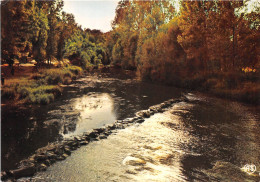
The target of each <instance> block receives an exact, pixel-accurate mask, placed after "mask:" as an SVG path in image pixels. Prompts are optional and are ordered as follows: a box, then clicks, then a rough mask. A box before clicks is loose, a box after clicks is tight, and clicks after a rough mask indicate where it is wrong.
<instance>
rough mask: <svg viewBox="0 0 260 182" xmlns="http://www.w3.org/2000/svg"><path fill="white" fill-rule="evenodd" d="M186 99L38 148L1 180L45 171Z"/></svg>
mask: <svg viewBox="0 0 260 182" xmlns="http://www.w3.org/2000/svg"><path fill="white" fill-rule="evenodd" d="M183 101H187V98H186V97H181V98H179V99H170V100H168V101H165V102H163V103H161V104H158V105H154V106H151V107H149V109H147V110H142V111H139V112H137V113H136V114H135V115H136V116H135V117H133V118H126V119H124V120H118V121H116V122H115V123H114V124H108V125H105V126H104V127H102V128H97V129H93V130H91V131H89V132H85V133H84V134H83V135H81V136H75V137H74V138H72V139H65V140H64V141H61V142H57V143H52V144H50V145H48V146H46V147H43V148H40V149H38V150H37V151H36V153H35V154H34V155H32V156H30V157H29V158H27V159H25V160H22V161H21V162H20V163H19V165H18V166H19V167H18V168H17V169H14V170H9V171H2V172H1V180H2V181H16V179H19V178H22V177H30V176H33V175H34V174H35V173H36V172H39V171H45V170H46V169H47V167H48V166H50V165H52V164H53V163H55V162H56V161H60V160H64V159H66V158H67V157H68V156H70V155H71V152H72V151H74V150H76V149H78V148H79V147H81V146H83V145H87V144H88V143H90V142H92V141H98V140H102V139H105V138H107V137H108V136H109V135H110V134H112V133H113V132H116V131H117V130H120V129H124V128H126V127H128V126H131V125H133V124H135V123H142V122H144V120H145V118H149V117H150V116H151V115H153V114H155V113H159V112H164V111H166V110H167V109H168V108H170V107H171V106H172V105H173V104H174V103H178V102H183Z"/></svg>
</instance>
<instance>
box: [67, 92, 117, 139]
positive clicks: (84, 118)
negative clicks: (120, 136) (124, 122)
mask: <svg viewBox="0 0 260 182" xmlns="http://www.w3.org/2000/svg"><path fill="white" fill-rule="evenodd" d="M71 107H72V110H74V111H77V112H78V113H79V116H78V119H77V121H76V123H68V126H71V125H74V124H75V125H76V126H75V130H72V131H69V129H68V128H67V126H64V131H63V133H64V137H69V136H73V135H80V134H82V133H84V132H86V131H88V130H90V129H93V128H97V127H101V126H103V125H104V124H108V123H114V122H115V120H116V113H115V111H114V100H113V98H112V97H111V96H110V95H109V94H107V93H89V94H88V95H84V96H82V97H80V98H76V99H73V100H72V101H71Z"/></svg>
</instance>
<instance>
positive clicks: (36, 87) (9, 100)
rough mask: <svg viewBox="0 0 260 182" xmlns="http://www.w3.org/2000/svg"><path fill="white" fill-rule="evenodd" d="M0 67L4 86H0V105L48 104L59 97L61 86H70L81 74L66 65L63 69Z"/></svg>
mask: <svg viewBox="0 0 260 182" xmlns="http://www.w3.org/2000/svg"><path fill="white" fill-rule="evenodd" d="M9 69H10V67H8V66H1V71H2V73H4V78H5V81H4V85H2V86H1V104H9V105H17V104H18V105H19V104H49V103H50V102H52V101H54V98H55V97H57V96H59V95H61V93H62V87H61V84H70V83H71V82H72V80H75V79H76V78H77V77H79V76H80V75H82V74H83V70H82V68H80V67H78V66H72V65H67V66H64V67H60V68H57V67H54V66H52V67H50V68H47V67H43V68H36V67H35V66H33V65H29V66H21V65H20V66H18V67H15V70H16V71H15V74H14V75H11V74H8V73H9Z"/></svg>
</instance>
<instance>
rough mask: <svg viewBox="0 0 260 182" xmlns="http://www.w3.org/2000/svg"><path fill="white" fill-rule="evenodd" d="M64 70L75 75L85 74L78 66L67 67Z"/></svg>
mask: <svg viewBox="0 0 260 182" xmlns="http://www.w3.org/2000/svg"><path fill="white" fill-rule="evenodd" d="M64 69H65V70H69V71H70V72H72V73H74V74H75V75H81V74H82V73H83V70H82V68H81V67H78V66H67V67H65V68H64Z"/></svg>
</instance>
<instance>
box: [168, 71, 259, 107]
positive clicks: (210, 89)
mask: <svg viewBox="0 0 260 182" xmlns="http://www.w3.org/2000/svg"><path fill="white" fill-rule="evenodd" d="M259 82H260V80H259V75H258V73H253V72H251V73H244V72H226V73H205V74H203V75H194V76H190V77H176V78H175V80H174V81H170V82H168V84H171V85H174V86H178V87H182V88H188V89H192V90H198V91H201V92H206V93H210V94H212V95H215V96H218V97H221V98H225V99H230V100H236V101H240V102H244V103H248V104H254V105H258V104H259V103H260V94H259V93H260V83H259Z"/></svg>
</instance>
